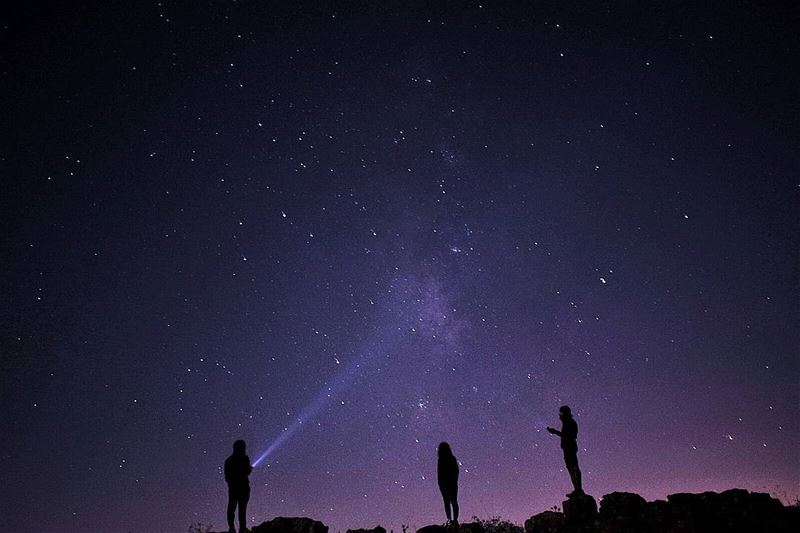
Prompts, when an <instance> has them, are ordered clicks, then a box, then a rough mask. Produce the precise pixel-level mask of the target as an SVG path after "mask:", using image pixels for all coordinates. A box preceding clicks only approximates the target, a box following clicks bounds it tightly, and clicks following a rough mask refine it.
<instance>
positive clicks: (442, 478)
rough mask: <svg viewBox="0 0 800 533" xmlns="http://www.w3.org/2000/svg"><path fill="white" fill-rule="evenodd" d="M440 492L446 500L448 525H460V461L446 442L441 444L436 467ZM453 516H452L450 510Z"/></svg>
mask: <svg viewBox="0 0 800 533" xmlns="http://www.w3.org/2000/svg"><path fill="white" fill-rule="evenodd" d="M436 474H437V478H438V481H439V490H440V491H441V492H442V499H443V500H444V512H445V514H446V515H447V523H448V524H453V525H458V461H457V460H456V457H455V456H454V455H453V451H452V450H451V449H450V445H449V444H447V443H446V442H441V443H439V463H438V465H437V467H436ZM451 507H452V508H453V514H452V516H451V514H450V508H451Z"/></svg>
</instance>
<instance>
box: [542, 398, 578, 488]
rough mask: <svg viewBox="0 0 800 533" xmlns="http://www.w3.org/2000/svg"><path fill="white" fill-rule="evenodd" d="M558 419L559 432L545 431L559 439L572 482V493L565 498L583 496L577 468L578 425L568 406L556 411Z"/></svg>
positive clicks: (554, 430)
mask: <svg viewBox="0 0 800 533" xmlns="http://www.w3.org/2000/svg"><path fill="white" fill-rule="evenodd" d="M558 418H560V419H561V431H559V430H557V429H555V428H551V427H548V428H547V431H549V432H550V433H552V434H553V435H558V436H559V437H561V449H562V450H563V451H564V464H566V465H567V472H569V478H570V479H571V480H572V487H573V488H574V490H573V492H570V493H569V494H567V498H571V497H573V496H578V495H580V494H583V487H582V486H581V470H580V468H578V424H577V422H575V419H574V418H572V411H571V410H570V408H569V406H568V405H562V406H561V407H560V408H559V409H558Z"/></svg>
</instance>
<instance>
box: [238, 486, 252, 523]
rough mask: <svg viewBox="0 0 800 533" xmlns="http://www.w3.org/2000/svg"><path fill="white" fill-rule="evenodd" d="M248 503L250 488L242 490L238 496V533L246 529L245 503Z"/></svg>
mask: <svg viewBox="0 0 800 533" xmlns="http://www.w3.org/2000/svg"><path fill="white" fill-rule="evenodd" d="M249 501H250V487H247V488H245V489H243V490H242V492H241V493H240V495H239V531H240V532H241V531H244V530H245V529H246V528H247V502H249Z"/></svg>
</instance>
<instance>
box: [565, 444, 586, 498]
mask: <svg viewBox="0 0 800 533" xmlns="http://www.w3.org/2000/svg"><path fill="white" fill-rule="evenodd" d="M564 464H566V466H567V472H569V479H570V481H572V487H573V489H574V492H573V494H581V493H582V492H583V488H582V487H581V471H580V470H579V469H578V452H577V451H574V452H573V451H566V450H565V451H564Z"/></svg>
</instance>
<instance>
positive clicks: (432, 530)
mask: <svg viewBox="0 0 800 533" xmlns="http://www.w3.org/2000/svg"><path fill="white" fill-rule="evenodd" d="M416 533H449V530H448V529H447V528H446V527H444V526H440V525H437V524H433V525H430V526H424V527H421V528H419V529H418V530H417V532H416Z"/></svg>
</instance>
